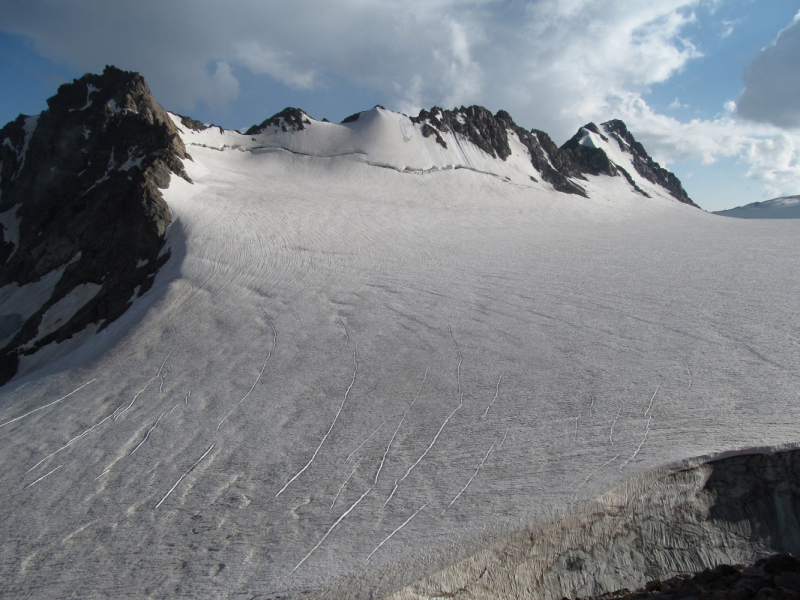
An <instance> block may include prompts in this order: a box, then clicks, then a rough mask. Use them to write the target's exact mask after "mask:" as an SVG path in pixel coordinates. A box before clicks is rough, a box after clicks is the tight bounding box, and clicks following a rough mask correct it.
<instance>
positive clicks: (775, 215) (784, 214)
mask: <svg viewBox="0 0 800 600" xmlns="http://www.w3.org/2000/svg"><path fill="white" fill-rule="evenodd" d="M714 214H717V215H722V216H723V217H736V218H737V219H800V196H784V197H782V198H773V199H772V200H767V201H765V202H753V203H752V204H747V205H745V206H738V207H736V208H731V209H728V210H719V211H717V212H715V213H714Z"/></svg>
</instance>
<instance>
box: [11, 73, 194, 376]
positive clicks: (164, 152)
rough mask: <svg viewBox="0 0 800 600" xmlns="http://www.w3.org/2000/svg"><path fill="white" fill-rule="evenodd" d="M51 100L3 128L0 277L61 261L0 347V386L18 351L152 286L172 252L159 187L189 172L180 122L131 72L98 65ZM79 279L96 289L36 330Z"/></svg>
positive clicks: (19, 280) (100, 318) (53, 338)
mask: <svg viewBox="0 0 800 600" xmlns="http://www.w3.org/2000/svg"><path fill="white" fill-rule="evenodd" d="M47 104H48V107H49V108H48V109H47V110H45V111H44V112H42V113H41V114H40V115H39V116H38V117H36V116H34V117H26V116H24V115H20V116H19V117H18V118H17V119H16V120H15V121H12V122H11V123H8V124H7V125H6V126H5V127H3V128H2V129H0V164H1V165H2V167H0V192H2V195H1V196H0V213H5V215H4V216H5V217H6V218H5V219H4V223H9V222H11V223H14V224H15V225H14V226H13V227H6V228H5V230H4V231H3V232H0V286H11V285H17V286H24V285H27V284H31V283H34V282H38V281H40V280H41V279H42V278H43V277H45V276H47V275H48V274H51V273H53V272H54V271H58V270H61V275H60V277H59V278H58V279H57V281H56V283H55V287H54V288H53V290H52V293H51V294H50V295H49V297H48V298H47V299H46V300H45V301H44V303H43V304H42V305H41V306H40V307H39V308H38V309H37V310H36V311H35V312H34V313H33V314H32V316H30V317H28V318H26V319H25V320H24V322H22V323H21V324H20V326H19V327H18V329H16V332H15V333H14V334H13V336H11V338H10V340H9V341H7V342H6V343H5V345H4V347H3V348H2V349H0V384H3V383H5V382H7V381H8V380H9V379H10V378H11V377H13V376H14V375H15V373H16V372H17V368H18V362H19V357H20V355H29V354H33V353H34V352H36V351H37V350H39V349H40V348H42V347H43V346H46V345H47V344H50V343H52V342H62V341H64V340H66V339H68V338H70V337H72V336H73V335H74V334H75V333H77V332H79V331H81V330H83V329H85V328H86V327H87V326H89V325H90V324H98V325H99V328H100V329H103V328H105V327H106V326H107V325H108V324H109V323H111V322H112V321H114V320H115V319H117V318H118V317H119V316H120V315H122V314H123V313H124V312H125V310H127V308H128V307H129V306H130V305H131V300H132V299H133V297H134V296H135V295H136V294H138V295H141V294H143V293H144V292H145V291H147V290H148V289H149V288H150V286H151V285H152V283H153V278H154V276H155V273H156V272H157V271H158V269H159V268H160V267H161V266H162V265H163V264H164V262H165V261H166V260H167V259H168V258H169V253H161V250H162V247H163V245H164V234H165V230H166V228H167V226H168V225H169V223H170V221H171V214H170V211H169V207H168V206H167V204H166V203H165V202H164V200H163V197H162V195H161V192H160V191H159V188H165V187H167V186H168V185H169V181H170V175H171V174H173V173H174V174H177V175H179V176H181V177H183V178H185V179H187V180H189V177H188V175H186V172H185V171H184V169H183V163H182V162H181V159H183V158H186V157H187V156H188V155H187V154H186V151H185V148H184V145H183V142H182V141H181V139H180V137H179V136H178V133H177V128H176V126H175V124H174V123H173V122H172V120H171V119H170V118H169V116H168V115H167V113H166V112H165V111H164V109H163V108H162V107H161V106H160V105H159V104H158V102H156V100H155V99H154V98H153V96H152V94H151V93H150V90H149V88H148V86H147V83H146V82H145V80H144V78H143V77H141V75H139V74H138V73H131V72H126V71H121V70H119V69H117V68H115V67H106V68H105V70H104V71H103V74H102V75H91V74H90V75H85V76H84V77H81V78H80V79H76V80H75V81H73V82H72V83H68V84H64V85H62V86H61V87H60V88H59V89H58V93H57V94H56V95H55V96H53V97H52V98H50V99H49V100H48V101H47ZM189 181H190V180H189ZM10 211H13V212H10ZM12 229H16V230H15V231H12ZM12 240H13V241H12ZM86 284H94V285H95V286H99V289H98V291H97V293H96V294H94V295H93V296H92V297H91V299H89V300H88V301H86V302H85V303H84V304H83V305H82V306H79V307H78V308H77V309H76V310H74V311H72V312H71V316H69V318H68V319H67V320H66V322H62V323H59V322H56V323H57V326H56V327H55V328H53V327H51V328H50V330H48V331H42V332H40V331H39V329H40V325H41V323H42V318H43V316H44V315H45V313H46V312H47V311H48V309H49V308H51V307H52V306H53V305H54V304H56V303H57V302H59V301H60V300H62V299H64V298H65V297H67V295H68V294H70V293H71V292H73V291H74V290H76V288H78V286H84V285H86ZM78 296H79V297H80V294H79V295H78ZM6 317H8V318H6ZM13 317H14V316H13V315H3V318H6V321H7V322H12V321H13ZM9 318H10V319H12V321H9V320H8V319H9ZM4 322H5V321H4Z"/></svg>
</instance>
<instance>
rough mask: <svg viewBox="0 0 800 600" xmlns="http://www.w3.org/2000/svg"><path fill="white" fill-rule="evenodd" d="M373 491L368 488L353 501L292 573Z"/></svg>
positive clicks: (297, 567) (293, 570) (296, 567)
mask: <svg viewBox="0 0 800 600" xmlns="http://www.w3.org/2000/svg"><path fill="white" fill-rule="evenodd" d="M371 491H372V488H369V489H368V490H367V491H366V492H364V493H363V494H361V497H360V498H359V499H358V500H356V501H355V502H354V503H353V505H352V506H351V507H350V508H348V509H347V510H346V511H345V512H344V513H343V514H342V516H341V517H339V518H338V519H336V522H335V523H334V524H333V525H331V528H330V529H328V531H326V532H325V535H323V536H322V539H321V540H320V541H319V542H317V545H316V546H314V547H313V548H312V549H311V551H310V552H309V553H308V554H306V555H305V557H303V560H301V561H300V562H299V563H297V566H295V568H294V569H292V573H294V572H295V571H297V569H299V568H300V566H301V565H302V564H303V563H304V562H306V561H307V560H308V557H309V556H311V555H312V554H314V551H315V550H316V549H317V548H319V547H320V546H321V545H322V542H324V541H325V538H327V537H328V536H329V535H330V533H331V531H333V530H334V529H335V528H336V526H337V525H338V524H339V523H341V522H342V520H343V519H344V518H345V517H346V516H347V515H349V514H350V513H351V512H352V511H353V509H354V508H355V507H356V506H358V503H359V502H361V501H362V500H363V499H364V498H365V497H366V495H367V494H369V493H370V492H371Z"/></svg>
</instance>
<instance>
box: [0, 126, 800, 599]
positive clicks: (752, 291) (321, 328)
mask: <svg viewBox="0 0 800 600" xmlns="http://www.w3.org/2000/svg"><path fill="white" fill-rule="evenodd" d="M378 116H380V115H378ZM356 123H358V122H356ZM322 125H325V126H327V124H322ZM330 127H331V128H333V127H338V126H333V125H331V126H330ZM332 131H336V130H334V129H332ZM408 133H409V130H408V128H407V127H406V130H405V131H404V130H403V129H402V126H400V127H398V130H397V137H398V139H399V140H401V142H400V143H406V142H403V141H402V140H405V139H406V138H408V137H409V136H408ZM301 134H302V132H298V133H297V134H294V135H296V136H300V135H301ZM412 134H413V135H412V137H411V141H409V142H407V143H409V144H411V143H415V141H414V140H415V139H416V138H415V137H413V136H414V135H416V136H417V137H419V132H418V130H416V131H415V132H412ZM195 135H196V136H198V137H197V138H193V137H192V134H189V133H187V134H186V135H185V136H184V140H185V141H186V142H187V149H188V150H189V152H190V153H191V155H192V157H193V159H194V160H193V162H191V161H186V164H185V166H186V170H187V172H188V173H189V175H190V176H191V177H192V179H193V180H194V182H195V183H194V185H190V184H188V183H186V182H185V181H183V180H182V179H180V178H176V177H174V178H173V180H172V183H171V185H170V188H169V189H168V190H166V191H165V198H166V199H167V201H168V203H169V206H170V209H171V210H172V212H173V215H174V221H173V224H172V225H171V226H170V229H169V232H168V235H169V243H170V244H171V248H172V259H171V260H170V261H169V262H168V263H167V265H166V266H165V267H164V268H163V269H162V270H161V272H160V273H159V275H158V276H157V279H156V282H155V284H154V286H153V288H152V289H151V290H150V291H149V292H148V293H147V294H146V295H145V296H144V297H143V299H142V301H138V302H137V303H136V304H135V305H134V307H133V309H131V311H129V312H128V313H127V314H126V315H125V316H124V317H123V318H121V319H120V320H119V321H118V322H116V323H115V324H113V325H112V326H111V327H110V328H108V330H106V331H104V332H101V333H100V334H98V336H97V341H96V343H92V344H86V345H84V346H82V347H81V348H79V349H78V350H77V351H75V352H73V353H72V354H70V355H68V356H65V357H63V358H61V359H59V360H57V361H56V362H54V363H52V364H51V365H49V366H48V367H46V368H45V369H41V370H39V371H35V372H30V373H29V374H28V375H24V376H22V377H20V378H18V379H16V380H14V381H12V382H11V383H10V384H8V385H6V386H5V387H4V388H2V393H1V394H0V464H2V466H3V472H4V482H5V483H4V486H3V502H2V508H0V511H2V523H3V525H2V531H3V534H4V540H5V543H4V544H3V545H2V547H0V578H2V581H3V584H2V588H3V589H4V590H5V591H4V593H5V594H6V595H8V596H9V597H11V596H17V597H18V596H21V595H27V596H30V597H37V598H43V597H47V598H62V597H87V596H95V597H102V596H107V597H145V596H149V595H153V596H159V597H162V596H163V597H176V598H177V597H186V598H211V597H234V596H238V595H243V596H244V597H249V596H250V595H256V594H264V595H265V596H266V597H272V596H271V595H270V594H279V593H283V594H286V595H287V596H288V597H306V596H308V597H318V595H319V590H322V589H325V588H326V587H328V586H331V585H334V584H336V585H343V584H342V581H344V582H345V584H346V582H347V581H348V580H349V579H351V578H352V581H353V582H357V583H353V588H352V589H353V590H354V591H353V594H352V597H357V596H358V594H361V595H366V593H367V592H366V591H365V590H368V589H369V588H370V587H372V588H373V589H374V590H377V593H379V594H382V593H389V592H391V591H393V590H394V589H397V588H398V587H399V586H401V585H403V584H406V583H410V582H412V581H414V580H415V579H418V578H420V577H422V576H424V575H426V574H428V573H431V572H433V571H435V570H436V569H438V568H440V567H443V566H445V565H447V564H449V563H451V562H452V561H454V560H456V559H457V558H460V557H463V556H465V555H467V554H469V553H470V552H472V551H475V550H478V549H479V548H480V547H482V546H483V545H484V544H486V543H487V542H488V541H491V540H496V539H498V538H500V537H502V536H503V535H507V534H508V533H510V532H513V531H515V530H516V529H517V528H519V527H521V526H523V525H526V524H530V523H535V522H537V521H542V520H545V519H550V518H552V517H553V516H557V515H560V514H563V513H565V512H566V511H568V510H569V509H570V507H571V506H573V505H574V503H576V502H578V501H580V500H583V499H588V498H594V497H597V496H599V495H600V494H602V493H603V492H605V491H607V490H608V489H610V488H611V487H613V486H615V485H617V484H619V483H621V482H623V481H625V480H627V479H628V478H631V477H634V476H636V475H640V474H642V473H645V472H646V471H648V470H650V469H653V468H655V467H658V466H662V465H665V464H669V463H674V462H677V461H681V460H683V459H686V458H690V457H696V456H704V455H711V454H714V453H719V452H724V451H728V450H735V449H741V448H748V447H752V446H780V445H792V444H795V443H797V442H798V433H797V432H798V430H799V428H800V403H798V392H800V376H798V371H797V365H798V364H800V345H799V344H798V340H800V325H799V324H800V302H798V300H797V298H798V297H799V294H800V278H798V277H797V265H798V264H800V248H799V247H798V245H797V239H798V234H800V222H797V221H741V220H734V219H724V218H721V217H718V216H714V215H710V214H707V213H703V212H702V211H699V210H697V209H695V208H692V207H689V206H686V205H682V204H680V203H678V202H676V201H672V200H669V199H667V198H666V197H665V196H663V195H662V196H659V197H654V198H652V199H648V198H644V197H642V196H641V195H637V194H635V193H633V192H632V191H631V190H630V187H629V186H628V184H627V182H626V181H625V180H624V178H623V177H616V178H610V179H609V178H591V181H590V182H589V183H588V184H587V185H586V187H587V189H588V190H589V192H590V195H591V199H588V200H587V199H585V198H581V197H577V196H569V195H566V194H559V193H555V192H552V191H550V190H548V189H547V188H546V186H543V185H541V184H539V183H536V182H533V181H531V180H530V178H529V177H528V174H527V173H526V177H521V176H514V175H513V174H512V172H511V166H509V165H508V164H500V166H499V167H498V168H500V169H509V171H508V173H507V174H505V175H506V176H507V177H508V178H509V179H510V181H508V180H505V179H504V178H503V177H504V173H499V174H487V173H485V172H482V171H488V170H489V169H490V167H491V166H490V164H489V162H488V161H487V160H484V158H482V157H481V156H478V155H475V156H465V157H462V158H456V159H453V158H452V157H449V156H444V155H441V156H438V155H437V156H433V158H431V160H430V161H429V163H425V164H410V159H409V161H406V162H408V163H409V164H405V165H403V164H400V163H397V164H393V165H392V168H379V167H376V166H372V165H371V164H369V163H370V162H387V161H388V157H389V156H392V157H395V158H393V159H392V160H395V161H396V160H397V159H396V157H397V156H398V152H399V151H398V152H396V151H387V154H386V156H384V157H383V158H381V157H380V154H379V152H378V151H377V150H376V149H375V147H369V146H367V147H363V146H359V145H358V144H357V143H353V145H352V148H350V150H352V151H353V152H352V153H349V152H348V153H346V154H344V155H341V156H319V154H325V153H324V152H322V151H321V150H319V151H318V149H317V150H314V151H313V152H305V153H303V154H301V153H299V151H297V148H294V149H291V148H290V150H292V151H288V150H287V149H284V148H278V147H262V148H260V149H255V148H251V149H249V150H246V149H244V150H245V151H240V150H238V149H231V148H226V149H224V150H219V149H214V148H210V147H208V146H209V143H208V141H205V142H203V141H202V138H201V137H200V136H203V135H206V136H207V135H211V133H205V132H204V133H201V134H195ZM287 135H292V134H287ZM337 135H338V134H337ZM226 136H227V137H226ZM223 137H226V139H228V140H230V142H224V141H223V143H221V144H219V145H218V147H220V148H221V147H222V145H223V144H224V143H230V144H235V143H238V142H236V140H239V139H241V138H246V139H250V138H249V137H248V136H240V135H239V134H234V133H227V134H225V135H224V136H223ZM378 138H380V136H378ZM193 139H195V140H197V141H196V143H197V144H202V143H206V146H207V147H205V148H204V147H202V145H192V144H193V142H192V140H193ZM296 139H300V138H299V137H298V138H296ZM376 139H377V138H376ZM298 143H299V142H298ZM420 143H423V142H422V141H420ZM424 143H425V144H426V146H425V147H426V148H428V147H430V148H432V150H431V152H433V150H436V151H438V150H437V148H438V147H437V146H436V145H435V143H434V142H433V140H432V139H426V140H424ZM252 144H253V146H255V145H258V143H257V142H253V143H252ZM284 145H288V144H284ZM448 145H449V146H450V145H451V144H450V143H449V141H448ZM337 147H342V145H341V144H340V145H339V146H337ZM471 151H472V152H476V151H475V150H471ZM305 154H317V155H315V156H308V155H305ZM328 154H331V153H328ZM376 154H378V157H377V158H376V156H375V155H376ZM412 155H413V156H418V155H419V151H418V150H415V151H414V152H413V153H410V154H409V156H412ZM373 159H374V160H373ZM384 159H385V160H384ZM513 160H516V159H514V157H512V158H510V159H509V161H510V162H513ZM458 161H462V162H463V163H464V166H467V167H470V168H459V169H455V168H451V169H439V170H434V169H432V167H434V166H442V165H448V164H449V165H456V164H458ZM482 161H483V162H482ZM495 162H498V161H495ZM519 162H520V164H522V162H523V161H522V159H519ZM426 165H427V166H426ZM395 167H411V168H412V169H416V170H419V171H425V172H416V173H413V172H401V171H403V169H402V168H398V169H395ZM526 168H530V169H531V173H530V175H534V176H535V174H534V173H533V171H532V167H530V165H529V163H528V167H526ZM515 177H516V178H515ZM526 179H527V181H526Z"/></svg>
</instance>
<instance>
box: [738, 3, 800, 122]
mask: <svg viewBox="0 0 800 600" xmlns="http://www.w3.org/2000/svg"><path fill="white" fill-rule="evenodd" d="M742 79H743V80H744V91H743V92H742V94H741V95H740V96H739V99H738V100H737V101H736V111H737V113H738V114H739V115H741V116H742V117H744V118H746V119H750V120H752V121H758V122H761V123H772V124H773V125H777V126H779V127H791V128H800V102H798V98H800V12H798V13H797V15H796V16H795V18H794V20H793V21H792V22H791V23H790V24H789V26H788V27H786V28H785V29H784V30H783V31H781V32H780V33H779V34H778V37H777V38H776V39H775V41H773V42H772V44H770V45H769V46H767V47H766V48H763V49H762V50H761V52H760V53H759V54H758V56H756V58H755V59H754V60H753V62H751V63H750V64H749V65H748V66H747V67H746V68H745V69H744V72H743V74H742Z"/></svg>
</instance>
